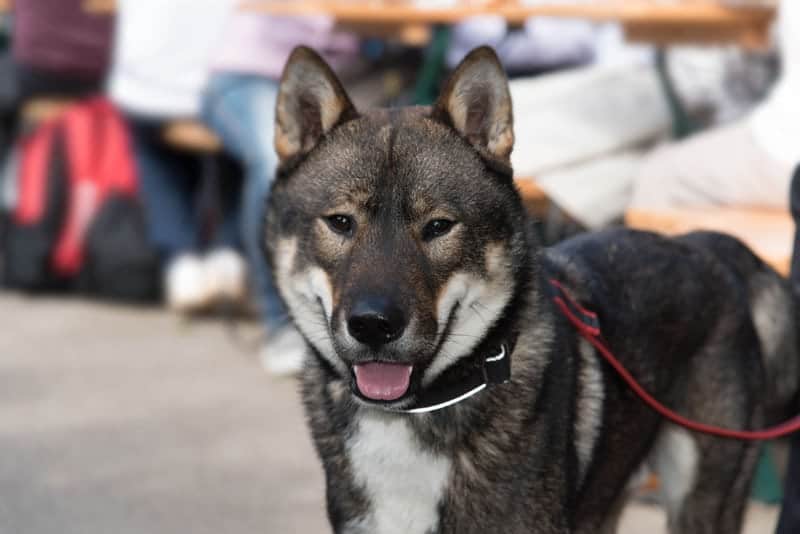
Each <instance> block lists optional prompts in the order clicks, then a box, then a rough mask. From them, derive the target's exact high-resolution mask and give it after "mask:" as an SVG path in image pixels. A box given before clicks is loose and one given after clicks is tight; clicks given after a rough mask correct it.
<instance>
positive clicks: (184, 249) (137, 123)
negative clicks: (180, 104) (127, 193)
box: [127, 115, 240, 265]
mask: <svg viewBox="0 0 800 534" xmlns="http://www.w3.org/2000/svg"><path fill="white" fill-rule="evenodd" d="M127 119H128V123H129V125H130V131H131V138H132V146H133V151H134V158H135V160H136V166H137V170H138V175H139V188H140V194H141V198H142V205H143V207H144V210H145V220H146V221H147V233H148V237H149V239H150V242H151V243H152V244H153V245H154V246H155V247H156V249H157V250H158V251H159V253H160V255H161V258H162V261H163V263H164V265H166V264H167V263H169V261H170V260H171V259H172V258H174V257H175V256H178V255H180V254H186V253H196V252H200V251H201V249H203V248H206V247H208V248H216V247H220V248H222V247H225V248H239V243H240V240H239V229H238V226H239V205H238V204H239V189H238V184H236V183H234V181H233V180H224V179H223V180H220V181H219V185H220V190H219V191H212V192H207V191H206V192H204V191H202V187H201V186H202V184H201V182H202V180H201V177H202V173H203V169H202V165H201V163H200V161H199V158H198V157H197V156H196V155H194V154H187V153H185V152H181V151H178V150H175V149H173V148H172V147H170V146H168V145H166V144H165V143H164V141H163V139H162V135H161V134H162V130H163V127H164V122H163V121H162V120H160V119H151V118H147V117H140V116H131V115H129V116H128V117H127ZM203 193H206V196H208V194H209V193H213V194H214V198H213V200H214V202H213V204H215V205H214V206H209V205H208V204H209V203H208V202H204V200H207V198H203V197H202V196H201V195H202V194H203ZM210 208H213V209H214V210H216V209H217V208H218V210H219V211H220V213H218V214H217V213H214V214H211V213H209V212H210V211H212V210H211V209H210ZM212 215H213V218H215V219H219V220H217V221H211V220H209V219H210V218H211V217H212ZM212 223H214V224H212ZM210 226H213V227H214V228H213V229H211V231H210V232H209V234H210V235H203V233H204V230H205V229H208V227H210Z"/></svg>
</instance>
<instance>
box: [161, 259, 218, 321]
mask: <svg viewBox="0 0 800 534" xmlns="http://www.w3.org/2000/svg"><path fill="white" fill-rule="evenodd" d="M164 278H165V280H164V291H165V297H166V301H167V306H168V307H169V308H170V309H171V310H173V311H176V312H179V313H191V312H196V311H199V310H202V309H204V308H207V307H208V306H209V305H210V303H211V293H210V291H209V289H210V288H209V287H208V284H207V283H206V276H205V270H204V269H203V263H202V262H201V261H200V258H198V257H197V256H195V255H194V254H181V255H180V256H178V257H176V258H175V259H174V260H172V261H171V262H170V263H169V265H168V266H167V270H166V273H165V274H164Z"/></svg>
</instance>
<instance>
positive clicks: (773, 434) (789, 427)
mask: <svg viewBox="0 0 800 534" xmlns="http://www.w3.org/2000/svg"><path fill="white" fill-rule="evenodd" d="M550 283H551V284H552V286H553V288H554V289H555V293H556V294H555V296H554V297H553V301H554V302H555V304H556V306H558V308H559V309H560V310H561V313H563V314H564V316H565V317H566V318H567V319H568V320H569V322H570V323H572V325H573V326H574V327H575V329H576V330H577V331H578V333H579V334H580V335H581V336H583V338H584V339H585V340H586V341H588V342H589V343H591V344H592V346H594V348H596V349H597V351H598V352H599V353H600V355H601V356H602V357H603V358H604V359H605V361H606V362H607V363H608V364H609V365H610V366H611V367H612V368H614V370H615V371H616V372H617V374H619V376H620V377H621V378H622V380H624V381H625V383H626V384H627V385H628V387H630V388H631V389H632V390H633V392H634V393H636V395H638V396H639V398H640V399H642V401H644V403H645V404H647V405H648V406H649V407H650V408H652V409H653V410H655V411H656V412H657V413H659V414H660V415H661V416H662V417H664V418H665V419H668V420H669V421H671V422H673V423H675V424H676V425H679V426H682V427H684V428H686V429H688V430H692V431H695V432H701V433H703V434H711V435H713V436H718V437H721V438H730V439H740V440H746V441H762V440H770V439H775V438H780V437H784V436H787V435H789V434H793V433H794V432H797V431H798V430H800V415H798V416H796V417H793V418H792V419H790V420H789V421H786V422H785V423H782V424H780V425H777V426H774V427H770V428H766V429H764V430H730V429H727V428H721V427H718V426H714V425H708V424H705V423H700V422H697V421H692V420H691V419H687V418H686V417H684V416H682V415H680V414H678V413H675V412H674V411H672V410H670V409H669V408H667V407H666V406H664V405H663V404H661V403H660V402H659V401H658V400H656V399H655V397H653V396H652V395H650V394H649V393H648V392H647V391H646V390H645V389H644V388H643V387H642V386H641V385H640V384H639V382H637V381H636V379H635V378H634V377H633V376H632V375H631V374H630V373H629V372H628V370H627V369H625V366H624V365H622V363H621V362H620V361H619V360H618V359H617V358H616V357H615V356H614V354H613V353H612V352H611V350H610V349H609V348H608V346H607V345H606V343H605V341H604V340H603V339H602V336H601V333H600V328H599V325H598V323H597V314H595V313H594V312H591V311H588V310H586V309H584V308H583V307H581V306H580V305H579V304H578V303H577V302H575V300H574V299H573V298H572V297H570V296H569V294H568V293H567V292H566V291H565V290H564V288H563V287H562V285H561V284H560V283H559V282H558V281H556V280H550ZM578 314H580V315H582V316H584V319H580V318H579V317H578Z"/></svg>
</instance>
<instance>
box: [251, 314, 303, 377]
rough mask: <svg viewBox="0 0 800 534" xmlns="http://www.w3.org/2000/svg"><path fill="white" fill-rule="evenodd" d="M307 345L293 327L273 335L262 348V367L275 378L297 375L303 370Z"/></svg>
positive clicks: (284, 328) (260, 355)
mask: <svg viewBox="0 0 800 534" xmlns="http://www.w3.org/2000/svg"><path fill="white" fill-rule="evenodd" d="M305 357H306V343H305V341H304V340H303V337H302V336H301V335H300V333H299V332H298V331H297V329H295V327H294V326H292V325H286V326H284V327H282V328H280V329H279V330H276V331H275V332H273V333H271V334H270V335H269V336H268V337H267V340H266V342H264V346H263V347H262V348H261V353H260V354H259V359H260V360H261V367H263V368H264V370H265V371H266V372H267V373H269V374H271V375H273V376H290V375H296V374H298V373H299V372H300V371H301V370H302V369H303V360H304V359H305Z"/></svg>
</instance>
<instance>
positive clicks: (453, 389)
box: [391, 335, 517, 414]
mask: <svg viewBox="0 0 800 534" xmlns="http://www.w3.org/2000/svg"><path fill="white" fill-rule="evenodd" d="M516 337H517V336H516V335H513V336H511V338H510V339H506V340H504V341H502V342H500V343H499V344H495V345H494V348H493V350H491V349H489V350H487V351H486V352H487V355H486V356H484V357H483V359H482V360H481V361H480V365H472V366H471V367H470V368H467V369H466V370H464V371H462V372H461V373H458V375H457V378H456V379H454V380H452V379H451V380H446V381H445V382H444V383H442V384H437V383H436V382H439V380H437V381H436V382H435V383H434V384H433V385H431V386H430V387H428V388H426V389H425V390H424V391H423V392H422V393H420V394H419V395H418V396H417V402H416V403H414V405H413V406H411V407H408V408H402V409H392V410H391V411H395V412H401V413H417V414H419V413H428V412H435V411H437V410H441V409H442V408H447V407H448V406H452V405H454V404H457V403H459V402H461V401H464V400H467V399H469V398H470V397H472V396H474V395H476V394H478V393H480V392H481V391H483V390H484V389H486V388H488V387H492V386H495V385H499V384H505V383H507V382H508V381H509V380H511V354H512V353H513V352H514V346H515V345H516V341H517V339H516Z"/></svg>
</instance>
